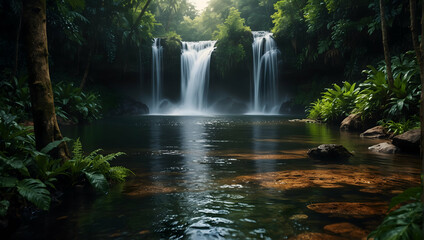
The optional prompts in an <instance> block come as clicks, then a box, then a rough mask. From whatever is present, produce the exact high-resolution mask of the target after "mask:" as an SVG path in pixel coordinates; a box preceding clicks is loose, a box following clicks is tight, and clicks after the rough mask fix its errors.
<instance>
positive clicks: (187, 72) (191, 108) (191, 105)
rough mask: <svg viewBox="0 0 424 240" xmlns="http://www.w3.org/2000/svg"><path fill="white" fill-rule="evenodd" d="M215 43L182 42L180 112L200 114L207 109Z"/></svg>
mask: <svg viewBox="0 0 424 240" xmlns="http://www.w3.org/2000/svg"><path fill="white" fill-rule="evenodd" d="M215 43H216V41H201V42H183V43H182V53H181V99H182V104H181V108H182V109H181V110H182V111H183V112H186V113H201V112H203V111H204V110H205V109H206V108H207V103H206V98H207V92H208V87H209V67H210V59H211V55H212V52H213V50H214V46H215Z"/></svg>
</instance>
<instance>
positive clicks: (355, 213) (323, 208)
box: [307, 202, 388, 218]
mask: <svg viewBox="0 0 424 240" xmlns="http://www.w3.org/2000/svg"><path fill="white" fill-rule="evenodd" d="M307 207H308V209H310V210H312V211H314V212H317V213H323V214H328V215H330V216H331V217H343V218H369V217H374V216H381V215H384V214H385V213H386V212H387V209H388V204H387V203H382V202H377V203H358V202H329V203H315V204H310V205H308V206H307Z"/></svg>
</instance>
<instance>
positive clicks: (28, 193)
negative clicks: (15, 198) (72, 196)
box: [17, 178, 51, 210]
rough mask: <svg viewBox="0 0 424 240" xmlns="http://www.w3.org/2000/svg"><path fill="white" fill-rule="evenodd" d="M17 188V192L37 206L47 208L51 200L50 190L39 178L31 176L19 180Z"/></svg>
mask: <svg viewBox="0 0 424 240" xmlns="http://www.w3.org/2000/svg"><path fill="white" fill-rule="evenodd" d="M17 188H18V192H19V194H21V196H22V197H24V198H25V199H27V200H28V201H30V202H32V203H33V204H34V205H35V206H36V207H37V208H39V209H42V210H49V208H50V201H51V199H50V192H49V191H48V190H47V188H46V185H45V184H44V183H42V182H41V181H40V180H38V179H32V178H28V179H24V180H21V181H19V183H18V185H17Z"/></svg>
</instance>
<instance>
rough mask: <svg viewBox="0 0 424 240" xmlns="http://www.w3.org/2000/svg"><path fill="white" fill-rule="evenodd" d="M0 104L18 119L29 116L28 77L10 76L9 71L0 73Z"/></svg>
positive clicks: (25, 118)
mask: <svg viewBox="0 0 424 240" xmlns="http://www.w3.org/2000/svg"><path fill="white" fill-rule="evenodd" d="M0 78H2V79H1V81H0V96H1V97H0V104H1V106H3V107H4V108H3V109H4V110H7V111H8V112H10V113H13V115H14V116H16V117H17V120H18V121H24V120H27V119H29V118H30V114H29V113H30V112H31V101H30V93H29V87H28V77H27V76H21V77H15V76H12V75H11V73H10V71H7V70H5V71H3V73H2V74H0Z"/></svg>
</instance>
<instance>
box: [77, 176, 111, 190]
mask: <svg viewBox="0 0 424 240" xmlns="http://www.w3.org/2000/svg"><path fill="white" fill-rule="evenodd" d="M83 172H84V174H85V176H86V177H87V180H88V182H90V184H91V186H93V188H95V189H96V190H98V191H102V192H106V191H107V190H108V188H109V183H108V182H107V180H106V178H105V176H104V175H103V174H99V173H91V172H87V171H83Z"/></svg>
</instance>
